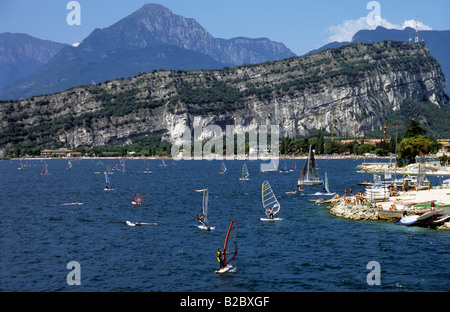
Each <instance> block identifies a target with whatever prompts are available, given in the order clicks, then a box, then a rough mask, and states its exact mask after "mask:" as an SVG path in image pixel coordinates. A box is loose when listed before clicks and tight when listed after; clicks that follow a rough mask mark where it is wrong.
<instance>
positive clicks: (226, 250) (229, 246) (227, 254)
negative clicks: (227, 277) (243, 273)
mask: <svg viewBox="0 0 450 312" xmlns="http://www.w3.org/2000/svg"><path fill="white" fill-rule="evenodd" d="M237 234H238V223H237V221H231V223H230V226H229V227H228V232H227V236H226V237H225V244H224V245H223V253H222V260H223V268H220V269H219V270H217V271H215V272H216V273H225V272H228V271H229V270H230V269H231V268H233V266H232V265H231V264H230V262H231V261H233V260H234V259H235V258H236V255H237V252H238V248H237Z"/></svg>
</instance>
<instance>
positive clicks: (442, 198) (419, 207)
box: [326, 188, 450, 230]
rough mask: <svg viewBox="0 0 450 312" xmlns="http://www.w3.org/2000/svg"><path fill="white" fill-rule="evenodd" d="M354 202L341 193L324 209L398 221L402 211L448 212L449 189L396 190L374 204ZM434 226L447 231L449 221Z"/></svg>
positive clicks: (352, 216) (361, 217)
mask: <svg viewBox="0 0 450 312" xmlns="http://www.w3.org/2000/svg"><path fill="white" fill-rule="evenodd" d="M357 201H358V200H357V198H356V196H347V197H344V196H342V197H339V198H334V199H331V200H329V201H327V202H326V203H329V204H330V206H329V207H328V208H329V209H330V212H331V213H332V214H333V215H335V216H337V217H341V218H346V219H352V220H384V221H389V222H398V221H399V220H400V219H401V218H402V216H403V215H405V214H406V215H411V214H413V213H417V214H424V213H426V212H430V211H436V212H437V213H439V214H440V215H450V189H448V188H441V189H438V188H434V189H431V190H422V191H409V192H400V193H399V196H395V197H389V199H388V200H386V201H382V202H376V203H370V202H367V201H365V202H364V204H361V203H360V202H359V201H358V203H357ZM431 202H433V203H434V205H435V207H434V208H430V203H431ZM436 228H437V229H442V230H450V221H448V222H445V223H443V224H442V225H439V226H438V227H436Z"/></svg>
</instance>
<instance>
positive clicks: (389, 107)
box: [0, 41, 449, 148]
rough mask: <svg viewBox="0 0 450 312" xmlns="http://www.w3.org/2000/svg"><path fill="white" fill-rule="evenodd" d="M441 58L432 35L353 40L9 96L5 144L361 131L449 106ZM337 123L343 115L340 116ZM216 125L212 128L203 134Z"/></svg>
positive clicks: (2, 109) (1, 114)
mask: <svg viewBox="0 0 450 312" xmlns="http://www.w3.org/2000/svg"><path fill="white" fill-rule="evenodd" d="M444 83H445V81H444V76H443V74H442V71H441V68H440V65H439V64H438V63H437V61H436V60H435V59H434V58H432V57H431V56H430V54H429V52H428V50H427V49H426V48H425V47H424V45H423V44H420V43H419V44H414V43H403V42H393V41H384V42H378V43H373V44H351V45H348V46H344V47H340V48H337V49H329V50H325V51H321V52H319V53H316V54H313V55H307V56H304V57H293V58H289V59H285V60H282V61H274V62H266V63H261V64H257V65H243V66H238V67H236V68H232V69H223V70H195V71H155V72H152V73H146V74H141V75H138V76H136V77H134V78H129V79H121V80H114V81H108V82H105V83H101V84H97V85H94V86H92V85H91V86H83V87H77V88H72V89H70V90H67V91H64V92H61V93H57V94H54V95H47V96H35V97H32V98H30V99H27V100H23V101H7V102H2V103H1V105H0V120H1V128H2V130H3V131H2V134H1V135H0V146H2V147H5V146H6V145H8V146H10V147H11V146H13V145H14V144H23V145H39V144H40V145H43V146H44V145H45V146H49V145H50V146H51V145H59V146H67V147H72V148H76V147H78V146H93V145H103V144H124V143H129V142H131V140H132V138H134V137H137V136H142V135H146V134H163V135H164V137H165V138H166V139H167V140H170V141H174V140H176V139H177V138H179V137H180V136H181V135H182V134H183V131H184V127H185V126H186V127H188V128H189V129H194V127H196V126H197V127H202V128H203V129H204V128H205V127H206V126H208V125H217V126H220V127H221V128H222V130H223V131H224V132H225V126H226V125H234V126H235V132H239V131H249V130H252V129H256V128H257V127H258V126H261V125H279V126H280V129H281V132H282V134H283V135H290V136H294V135H296V134H306V131H307V130H308V129H319V128H322V129H325V130H327V131H329V132H331V125H332V123H335V129H334V131H335V133H341V134H348V135H349V136H356V135H358V136H362V135H363V133H364V131H367V130H370V129H372V128H374V127H378V126H379V125H380V124H381V123H382V122H383V121H384V120H385V118H386V117H387V116H388V115H389V114H390V113H392V112H393V111H395V110H398V109H399V108H400V107H401V105H402V103H403V101H404V100H406V99H413V100H415V101H429V102H431V103H432V104H430V105H437V106H440V107H448V105H449V99H448V96H447V95H446V93H445V87H444ZM338 123H341V124H339V125H338ZM210 135H211V133H209V132H204V133H203V134H202V136H201V137H200V138H199V139H208V137H209V136H210Z"/></svg>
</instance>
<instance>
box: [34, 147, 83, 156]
mask: <svg viewBox="0 0 450 312" xmlns="http://www.w3.org/2000/svg"><path fill="white" fill-rule="evenodd" d="M80 155H81V153H80V152H74V151H73V150H70V149H67V148H60V149H57V150H48V149H45V150H42V151H41V156H43V157H71V156H80Z"/></svg>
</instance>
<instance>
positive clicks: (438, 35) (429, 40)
mask: <svg viewBox="0 0 450 312" xmlns="http://www.w3.org/2000/svg"><path fill="white" fill-rule="evenodd" d="M415 33H416V31H415V30H414V29H412V28H410V27H407V28H405V29H402V30H398V29H387V28H384V27H381V26H378V27H377V28H376V29H374V30H360V31H358V32H357V33H356V34H355V35H354V36H353V38H352V41H351V43H372V42H377V41H383V40H395V41H405V42H408V41H410V40H411V41H412V42H414V37H415ZM422 40H423V41H424V42H425V46H426V47H427V48H428V50H430V54H431V55H432V56H433V57H434V58H435V59H436V60H437V61H438V62H439V64H441V67H442V71H443V72H444V76H445V78H446V89H447V91H448V90H450V57H449V53H448V51H450V30H442V31H441V30H420V31H419V41H422ZM348 43H349V42H332V43H329V44H327V45H325V46H323V47H321V48H319V49H317V50H313V51H310V52H309V53H308V54H311V53H315V52H318V51H321V50H324V49H328V48H336V47H339V46H343V45H346V44H348Z"/></svg>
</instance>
